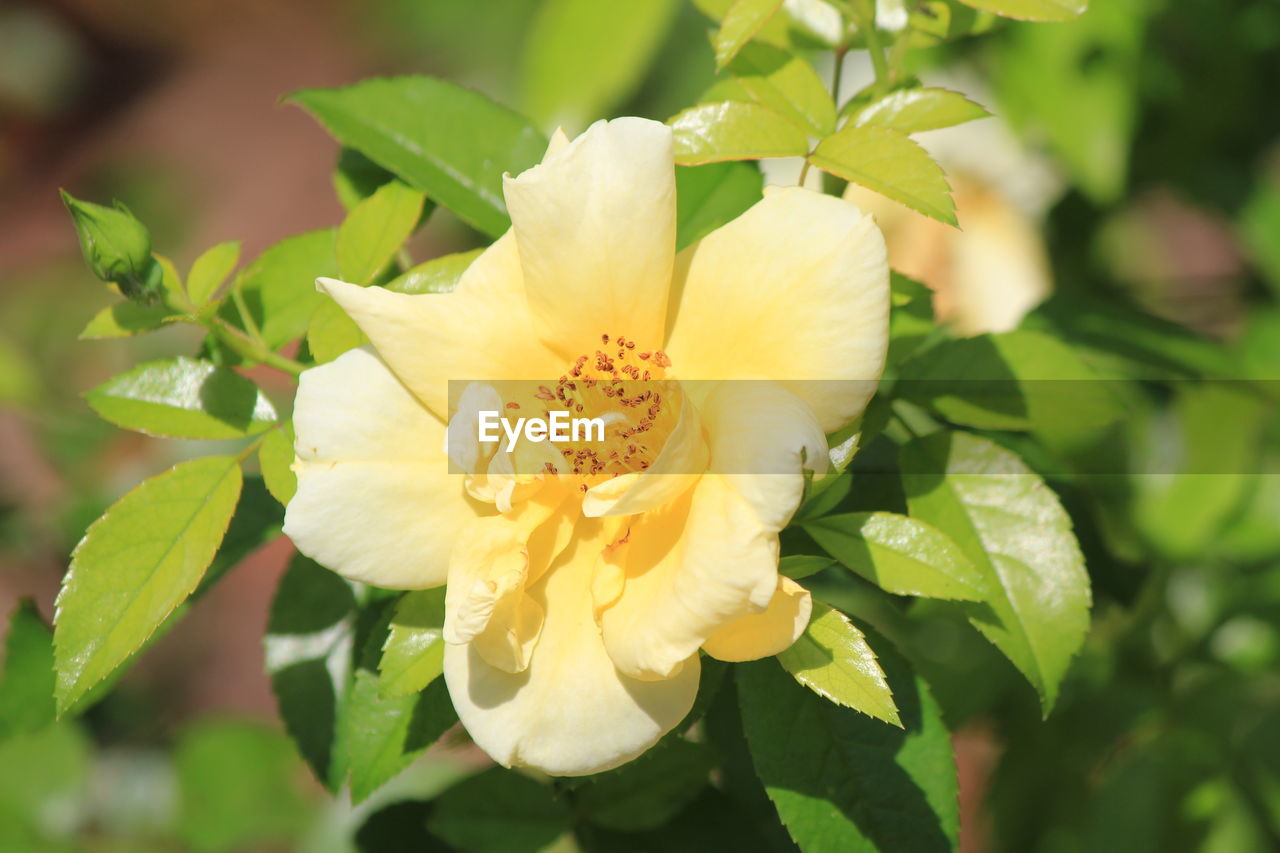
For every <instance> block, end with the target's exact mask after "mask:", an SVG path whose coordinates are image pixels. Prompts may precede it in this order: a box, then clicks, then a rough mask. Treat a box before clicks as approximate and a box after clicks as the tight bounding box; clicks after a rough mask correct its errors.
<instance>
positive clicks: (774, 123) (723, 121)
mask: <svg viewBox="0 0 1280 853" xmlns="http://www.w3.org/2000/svg"><path fill="white" fill-rule="evenodd" d="M668 124H670V125H671V130H672V132H673V133H674V135H675V152H676V162H677V163H679V164H681V165H684V166H696V165H698V164H699V163H715V162H719V161H722V160H756V159H760V158H762V157H803V156H804V155H805V154H806V153H807V152H808V150H809V138H808V137H807V136H806V135H805V132H804V131H803V130H801V129H800V128H799V127H796V126H795V125H794V124H792V123H791V122H790V121H788V120H787V119H786V118H784V117H783V116H781V115H779V114H778V113H775V112H773V111H772V110H767V109H765V108H764V107H761V106H758V105H756V104H748V103H742V102H740V101H724V102H722V103H719V104H700V105H698V106H696V107H690V108H689V109H687V110H685V111H684V112H682V113H680V114H678V115H676V116H675V117H674V118H672V119H671V121H670V122H668Z"/></svg>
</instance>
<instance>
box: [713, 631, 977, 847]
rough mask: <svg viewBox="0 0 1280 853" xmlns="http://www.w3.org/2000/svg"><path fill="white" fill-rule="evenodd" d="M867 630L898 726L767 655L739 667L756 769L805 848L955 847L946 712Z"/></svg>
mask: <svg viewBox="0 0 1280 853" xmlns="http://www.w3.org/2000/svg"><path fill="white" fill-rule="evenodd" d="M856 627H859V628H861V626H856ZM864 630H865V629H864ZM866 633H867V634H868V635H869V636H871V638H872V641H873V642H874V644H875V646H876V648H877V649H878V650H879V652H880V663H881V665H882V666H883V670H884V673H885V677H886V679H887V682H888V684H889V686H890V688H892V691H893V696H894V698H895V700H896V702H897V706H898V709H899V712H900V716H901V720H902V725H903V728H901V729H898V728H894V727H892V726H887V725H885V724H884V723H883V722H880V721H879V720H873V719H870V718H868V717H867V716H865V715H863V714H860V713H858V712H856V711H854V710H852V709H849V708H845V707H843V706H841V705H837V704H835V703H833V702H828V701H827V700H826V699H823V698H822V697H821V696H818V695H817V694H815V693H813V692H811V691H809V690H806V689H804V688H803V687H801V686H800V685H798V684H797V683H796V682H795V681H794V680H792V678H791V677H789V676H788V675H787V674H786V673H785V672H784V671H783V670H782V669H781V668H780V667H778V666H777V665H775V664H774V662H773V661H769V660H762V661H755V662H752V663H748V664H743V665H740V666H738V667H737V668H736V672H737V681H738V692H739V700H740V704H741V708H742V723H743V729H744V731H745V733H746V736H747V742H748V745H749V747H750V753H751V759H752V762H753V763H754V765H755V769H756V773H757V774H758V775H759V778H760V781H761V782H763V783H764V786H765V791H766V793H767V794H768V796H769V799H770V800H772V801H773V805H774V807H775V808H776V809H777V812H778V816H779V817H780V818H781V819H782V822H783V824H785V825H786V827H787V831H788V832H789V833H790V835H791V837H792V838H793V839H794V840H795V842H796V844H797V845H798V846H799V847H800V849H801V850H804V851H805V853H845V851H850V850H859V851H881V852H882V853H899V851H916V850H937V851H943V850H955V849H956V847H957V844H958V834H959V823H960V815H959V806H958V804H957V801H956V793H957V784H956V767H955V760H954V758H953V756H952V751H951V741H950V736H949V734H948V732H947V729H946V726H945V725H944V723H943V721H942V714H941V712H940V710H939V709H938V706H937V704H936V703H935V702H934V700H933V698H932V697H931V696H930V695H929V691H928V688H927V687H926V686H925V684H924V682H923V681H922V680H921V679H920V678H918V677H915V676H914V675H913V674H912V672H911V671H910V669H909V668H908V666H907V664H906V663H905V661H903V660H902V658H901V656H899V655H898V654H897V653H896V652H895V650H894V649H893V648H892V647H891V646H890V645H889V644H888V643H887V642H886V641H885V640H884V639H883V638H881V637H879V636H878V635H876V634H874V633H873V632H870V631H866Z"/></svg>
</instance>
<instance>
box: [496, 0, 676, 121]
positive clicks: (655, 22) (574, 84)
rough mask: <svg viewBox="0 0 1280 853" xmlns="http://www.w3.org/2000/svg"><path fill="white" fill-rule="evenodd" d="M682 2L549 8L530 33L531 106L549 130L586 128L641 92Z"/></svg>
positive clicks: (596, 1)
mask: <svg viewBox="0 0 1280 853" xmlns="http://www.w3.org/2000/svg"><path fill="white" fill-rule="evenodd" d="M678 8H679V3H678V2H676V0H645V2H643V3H633V2H625V0H623V2H617V0H613V2H609V0H548V2H544V3H542V4H540V5H539V7H538V11H537V13H536V14H535V15H534V18H533V21H532V23H531V24H530V25H529V36H528V41H527V42H526V43H525V54H524V63H523V70H522V73H521V74H520V82H521V87H522V90H523V92H524V97H523V99H522V100H523V101H524V103H525V105H526V107H527V108H528V111H529V114H530V115H531V116H532V117H533V118H535V119H537V120H538V122H539V123H541V124H542V125H544V126H546V125H548V124H557V123H559V124H564V125H566V126H569V127H575V128H576V127H580V126H581V125H583V124H584V123H585V122H588V121H591V120H592V119H595V118H599V117H601V116H602V115H603V114H604V113H605V112H606V111H608V110H609V108H610V107H612V106H614V105H615V104H617V103H618V102H619V101H620V100H622V99H623V98H625V97H627V96H628V95H630V94H631V93H632V92H634V91H635V89H636V87H637V86H638V85H639V84H640V82H641V80H642V79H643V76H644V73H645V71H646V70H647V69H648V67H649V64H650V62H652V61H653V57H654V54H655V53H656V52H657V50H658V47H659V45H660V44H661V43H662V40H663V37H664V36H665V35H666V33H667V30H668V28H669V27H670V25H671V21H672V20H673V18H674V16H675V12H676V10H677V9H678Z"/></svg>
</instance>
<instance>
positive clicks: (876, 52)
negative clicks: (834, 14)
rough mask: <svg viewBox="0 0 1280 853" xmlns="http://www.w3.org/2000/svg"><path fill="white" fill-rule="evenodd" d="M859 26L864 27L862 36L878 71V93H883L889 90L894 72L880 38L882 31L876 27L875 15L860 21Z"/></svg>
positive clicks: (873, 64)
mask: <svg viewBox="0 0 1280 853" xmlns="http://www.w3.org/2000/svg"><path fill="white" fill-rule="evenodd" d="M859 26H860V27H861V28H862V37H863V38H864V39H866V42H867V53H869V54H871V67H872V68H873V69H874V70H875V72H876V86H875V90H876V93H877V94H881V95H883V94H884V93H885V92H887V91H889V86H890V84H891V83H892V78H893V72H892V71H891V70H890V68H889V60H888V59H887V58H886V57H885V52H884V42H883V41H881V39H880V31H879V30H877V29H876V21H875V17H874V16H872V17H871V19H870V20H867V21H865V22H864V21H859Z"/></svg>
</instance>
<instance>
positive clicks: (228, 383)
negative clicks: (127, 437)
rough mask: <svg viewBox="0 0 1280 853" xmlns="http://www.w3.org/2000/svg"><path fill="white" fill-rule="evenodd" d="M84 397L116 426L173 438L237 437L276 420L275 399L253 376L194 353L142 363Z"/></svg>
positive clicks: (258, 430) (254, 431) (253, 431)
mask: <svg viewBox="0 0 1280 853" xmlns="http://www.w3.org/2000/svg"><path fill="white" fill-rule="evenodd" d="M84 396H85V400H87V401H88V403H89V405H90V406H92V407H93V410H94V411H95V412H97V413H98V414H99V415H101V416H102V417H103V418H105V419H106V420H108V421H111V423H113V424H116V425H117V426H122V427H124V428H125V429H133V430H138V431H139V432H145V433H150V434H151V435H163V436H168V437H170V438H196V439H201V438H203V439H222V438H239V437H241V436H245V435H252V434H254V433H258V432H262V431H263V430H264V429H266V428H267V427H269V426H271V425H272V424H273V423H275V421H276V412H275V409H274V408H273V407H272V405H271V402H270V401H269V400H268V399H267V398H266V396H265V395H264V394H263V393H262V391H260V390H259V389H258V386H257V385H255V384H253V381H252V380H250V379H248V378H246V377H244V376H241V375H240V374H239V373H236V372H235V371H234V370H232V369H231V368H229V367H217V366H216V365H213V364H211V363H210V362H207V361H196V360H194V359H190V358H182V357H179V358H175V359H173V360H171V361H152V362H148V363H147V364H143V365H139V366H138V367H135V368H134V369H133V370H130V371H129V372H128V373H122V374H120V375H119V376H115V377H112V378H111V379H108V380H107V381H106V382H104V383H102V384H101V385H99V386H98V387H97V388H94V389H93V390H92V391H89V392H87V393H86V394H85V395H84Z"/></svg>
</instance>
